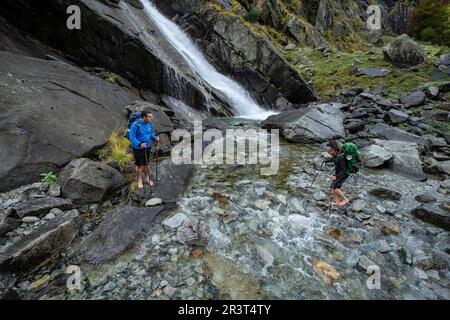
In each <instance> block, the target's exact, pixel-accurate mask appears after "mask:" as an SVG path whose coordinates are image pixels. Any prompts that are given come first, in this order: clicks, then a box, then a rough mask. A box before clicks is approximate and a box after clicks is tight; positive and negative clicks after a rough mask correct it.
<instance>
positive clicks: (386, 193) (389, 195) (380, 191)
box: [369, 188, 402, 200]
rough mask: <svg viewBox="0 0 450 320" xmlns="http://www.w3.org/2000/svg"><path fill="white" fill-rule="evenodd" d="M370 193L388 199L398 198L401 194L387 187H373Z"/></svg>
mask: <svg viewBox="0 0 450 320" xmlns="http://www.w3.org/2000/svg"><path fill="white" fill-rule="evenodd" d="M369 193H370V194H371V195H374V196H376V197H379V198H383V199H388V200H400V199H401V197H402V195H401V194H400V193H399V192H397V191H393V190H389V189H387V188H375V189H372V190H370V191H369Z"/></svg>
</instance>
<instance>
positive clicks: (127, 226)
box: [75, 206, 164, 264]
mask: <svg viewBox="0 0 450 320" xmlns="http://www.w3.org/2000/svg"><path fill="white" fill-rule="evenodd" d="M163 210H164V207H163V206H156V207H150V208H137V207H131V206H120V207H117V208H115V209H113V210H112V211H110V212H108V213H106V215H105V217H104V219H103V221H102V222H101V223H100V224H99V225H98V226H97V228H96V229H95V230H94V231H93V232H92V233H91V234H90V235H89V236H88V237H87V238H86V239H84V240H83V241H82V242H81V244H80V245H79V247H78V248H77V249H76V254H75V255H76V257H77V259H78V260H80V261H82V262H83V263H88V264H103V263H106V262H109V261H111V260H114V259H115V258H117V257H119V256H120V255H121V254H123V253H124V252H125V251H126V250H128V249H130V248H132V247H133V246H134V245H135V244H136V243H138V239H139V238H140V237H142V236H143V235H145V234H146V233H147V231H148V230H149V229H150V227H151V226H152V225H153V222H154V221H155V219H156V217H157V216H158V215H159V214H162V212H163Z"/></svg>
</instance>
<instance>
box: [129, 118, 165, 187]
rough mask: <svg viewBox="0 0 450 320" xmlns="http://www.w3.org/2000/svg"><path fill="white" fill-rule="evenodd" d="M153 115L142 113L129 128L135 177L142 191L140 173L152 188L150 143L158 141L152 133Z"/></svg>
mask: <svg viewBox="0 0 450 320" xmlns="http://www.w3.org/2000/svg"><path fill="white" fill-rule="evenodd" d="M152 121H153V115H152V113H151V112H150V111H149V110H144V111H142V114H141V118H140V119H138V120H136V121H135V122H134V123H133V124H132V125H131V128H130V133H129V138H130V141H131V147H132V148H133V155H134V161H135V164H136V176H137V182H138V188H139V189H142V188H143V187H144V184H143V182H142V172H144V175H145V181H146V182H147V184H148V185H149V186H150V187H153V181H152V180H150V172H149V168H148V164H149V161H150V154H151V151H152V145H151V142H152V141H159V137H157V136H156V134H155V132H154V131H153V124H152Z"/></svg>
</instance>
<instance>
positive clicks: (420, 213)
mask: <svg viewBox="0 0 450 320" xmlns="http://www.w3.org/2000/svg"><path fill="white" fill-rule="evenodd" d="M412 214H413V215H414V216H416V217H417V218H419V219H421V220H423V221H425V222H429V223H432V224H434V225H436V226H438V227H441V228H444V229H445V230H450V212H449V211H447V210H444V209H443V208H441V207H440V206H439V205H438V204H436V203H425V204H422V205H420V206H419V207H417V208H415V209H414V210H412Z"/></svg>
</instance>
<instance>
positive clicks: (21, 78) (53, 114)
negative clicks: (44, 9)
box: [0, 52, 135, 190]
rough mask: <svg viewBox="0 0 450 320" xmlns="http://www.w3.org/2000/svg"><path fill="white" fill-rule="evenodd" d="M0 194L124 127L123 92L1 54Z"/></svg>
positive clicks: (63, 69)
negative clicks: (1, 191) (0, 191)
mask: <svg viewBox="0 0 450 320" xmlns="http://www.w3.org/2000/svg"><path fill="white" fill-rule="evenodd" d="M0 60H1V61H2V63H1V65H0V97H1V98H0V113H1V114H2V117H1V119H0V128H1V130H0V159H1V160H2V161H1V163H0V190H8V189H12V188H14V187H16V186H20V185H24V184H28V183H30V182H34V181H36V180H40V179H41V177H40V176H39V174H40V173H42V172H47V171H50V170H52V171H54V172H57V171H59V168H61V167H62V166H64V165H65V164H66V163H68V162H69V161H71V160H72V159H74V158H78V157H82V156H84V155H87V154H90V153H92V152H93V151H94V150H96V149H97V148H99V147H100V146H102V145H103V144H104V143H105V139H106V137H108V136H109V135H110V134H111V133H112V131H113V130H114V129H119V128H121V127H123V126H124V125H125V116H124V106H126V105H127V104H129V103H130V102H131V101H133V100H135V96H133V95H132V94H131V93H130V92H128V91H127V90H125V89H123V88H121V87H118V86H117V85H113V84H110V83H108V82H106V81H104V80H102V79H99V78H97V77H94V76H91V75H90V74H88V73H86V72H84V71H82V70H81V69H78V68H76V67H73V66H71V65H69V64H66V63H64V62H54V61H45V60H41V59H36V58H30V57H24V56H20V55H17V54H11V53H7V52H0Z"/></svg>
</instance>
